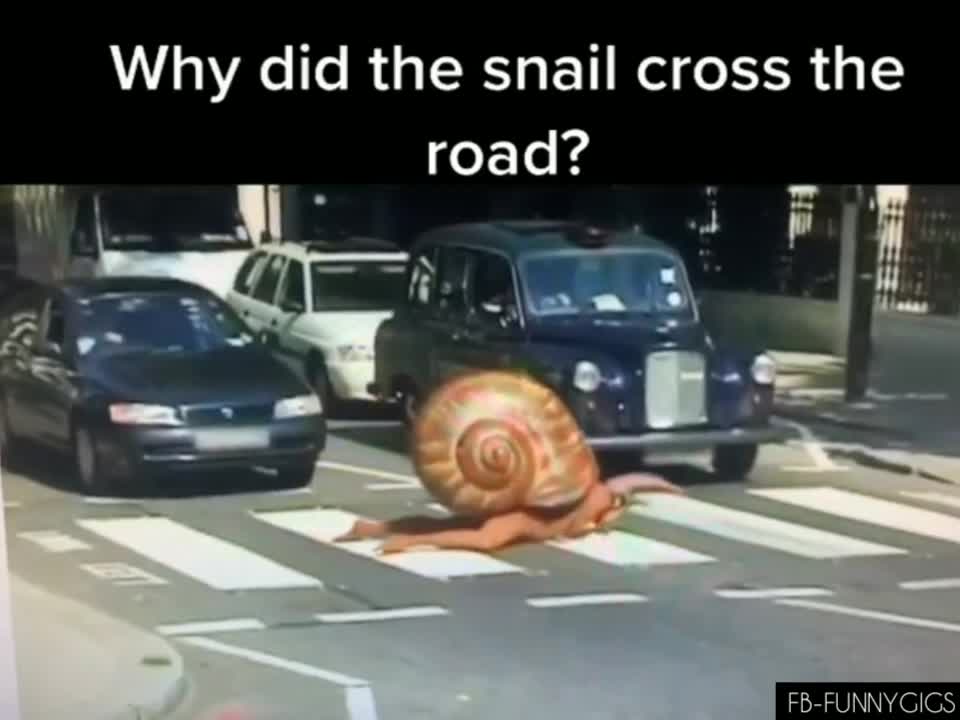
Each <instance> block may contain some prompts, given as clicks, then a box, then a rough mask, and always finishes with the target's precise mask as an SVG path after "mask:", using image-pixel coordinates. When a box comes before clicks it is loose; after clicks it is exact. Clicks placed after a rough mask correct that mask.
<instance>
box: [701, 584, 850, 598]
mask: <svg viewBox="0 0 960 720" xmlns="http://www.w3.org/2000/svg"><path fill="white" fill-rule="evenodd" d="M713 594H714V595H716V596H717V597H722V598H728V599H731V600H768V599H771V598H791V597H827V596H828V595H833V593H832V592H831V591H830V590H827V589H825V588H812V587H811V588H768V589H766V590H714V591H713Z"/></svg>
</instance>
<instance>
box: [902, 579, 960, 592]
mask: <svg viewBox="0 0 960 720" xmlns="http://www.w3.org/2000/svg"><path fill="white" fill-rule="evenodd" d="M900 588H901V589H902V590H956V589H957V588H960V578H938V579H936V580H908V581H907V582H902V583H900Z"/></svg>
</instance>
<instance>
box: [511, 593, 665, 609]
mask: <svg viewBox="0 0 960 720" xmlns="http://www.w3.org/2000/svg"><path fill="white" fill-rule="evenodd" d="M645 602H647V598H646V597H644V596H643V595H634V594H633V593H597V594H595V595H554V596H546V597H535V598H527V605H529V606H530V607H535V608H558V607H582V606H586V605H635V604H639V603H645Z"/></svg>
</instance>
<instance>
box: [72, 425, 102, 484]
mask: <svg viewBox="0 0 960 720" xmlns="http://www.w3.org/2000/svg"><path fill="white" fill-rule="evenodd" d="M73 464H74V468H75V470H76V473H77V479H78V480H79V481H80V486H81V487H82V488H83V490H84V492H87V493H90V494H92V495H100V494H103V493H105V492H106V491H107V490H108V489H109V484H108V483H107V481H106V477H105V476H104V473H103V468H102V467H101V466H100V457H99V455H98V453H97V445H96V441H95V439H94V436H93V433H92V432H91V431H90V430H88V429H87V428H84V427H77V428H76V429H75V430H74V432H73Z"/></svg>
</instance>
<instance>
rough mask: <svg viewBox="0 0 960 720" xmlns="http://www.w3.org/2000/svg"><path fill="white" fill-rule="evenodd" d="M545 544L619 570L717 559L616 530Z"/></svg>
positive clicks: (689, 563)
mask: <svg viewBox="0 0 960 720" xmlns="http://www.w3.org/2000/svg"><path fill="white" fill-rule="evenodd" d="M547 544H548V545H550V546H551V547H555V548H557V549H559V550H563V551H565V552H571V553H574V554H576V555H582V556H583V557H588V558H590V559H591V560H597V561H598V562H602V563H606V564H608V565H618V566H620V567H626V566H632V565H641V566H644V565H692V564H696V563H708V562H716V558H712V557H710V556H709V555H702V554H700V553H697V552H693V551H692V550H686V549H685V548H682V547H678V546H676V545H671V544H669V543H665V542H660V541H658V540H651V539H649V538H645V537H641V536H639V535H634V534H633V533H628V532H621V531H619V530H613V531H611V532H607V533H594V534H591V535H588V536H586V537H583V538H576V539H573V540H555V541H552V542H549V543H547Z"/></svg>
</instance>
